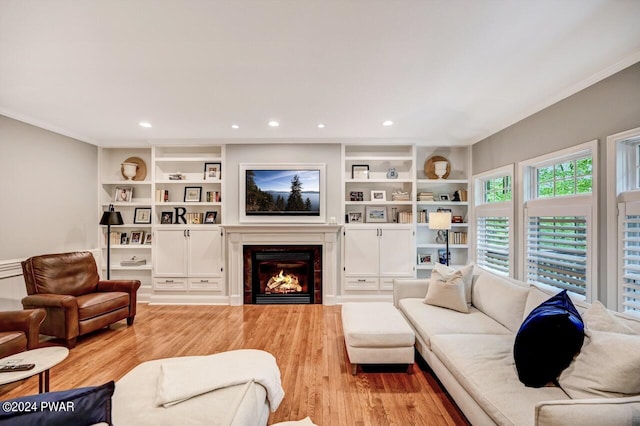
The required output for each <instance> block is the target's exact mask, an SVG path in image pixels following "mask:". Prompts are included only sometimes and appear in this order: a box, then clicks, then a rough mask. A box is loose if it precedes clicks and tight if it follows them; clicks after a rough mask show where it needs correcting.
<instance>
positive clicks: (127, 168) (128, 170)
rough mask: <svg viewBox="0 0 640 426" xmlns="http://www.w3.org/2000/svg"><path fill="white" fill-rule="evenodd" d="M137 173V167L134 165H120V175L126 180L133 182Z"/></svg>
mask: <svg viewBox="0 0 640 426" xmlns="http://www.w3.org/2000/svg"><path fill="white" fill-rule="evenodd" d="M136 173H138V165H137V164H135V163H122V174H124V175H125V177H126V178H127V180H133V178H134V177H135V176H136Z"/></svg>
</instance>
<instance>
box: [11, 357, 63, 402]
mask: <svg viewBox="0 0 640 426" xmlns="http://www.w3.org/2000/svg"><path fill="white" fill-rule="evenodd" d="M68 355H69V349H67V348H65V347H64V346H49V347H46V348H40V349H32V350H30V351H25V352H19V353H17V354H13V355H10V356H8V357H5V358H2V359H0V366H4V365H16V364H35V365H36V366H35V367H33V368H32V369H31V370H26V371H12V372H9V373H0V385H6V384H7V383H13V382H17V381H18V380H24V379H27V378H29V377H32V376H35V375H36V374H38V375H39V386H38V391H39V392H40V393H43V392H49V369H50V368H51V367H53V366H54V365H57V364H59V363H60V362H62V361H63V360H64V359H65V358H66V357H67V356H68Z"/></svg>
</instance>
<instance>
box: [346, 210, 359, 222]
mask: <svg viewBox="0 0 640 426" xmlns="http://www.w3.org/2000/svg"><path fill="white" fill-rule="evenodd" d="M349 223H362V212H349Z"/></svg>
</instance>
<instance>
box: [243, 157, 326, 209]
mask: <svg viewBox="0 0 640 426" xmlns="http://www.w3.org/2000/svg"><path fill="white" fill-rule="evenodd" d="M240 170H241V172H240V182H241V188H242V191H241V194H240V195H241V197H240V203H241V206H240V212H241V220H242V221H249V222H320V221H324V207H325V206H324V192H323V191H324V164H295V165H293V164H279V165H276V164H242V165H241V166H240Z"/></svg>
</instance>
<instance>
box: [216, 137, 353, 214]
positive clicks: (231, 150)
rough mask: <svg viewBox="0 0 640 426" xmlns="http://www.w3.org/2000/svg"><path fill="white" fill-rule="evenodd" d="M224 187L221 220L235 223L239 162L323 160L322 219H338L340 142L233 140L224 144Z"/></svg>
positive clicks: (305, 161)
mask: <svg viewBox="0 0 640 426" xmlns="http://www.w3.org/2000/svg"><path fill="white" fill-rule="evenodd" d="M226 150H227V152H226V158H225V163H224V169H225V172H224V173H225V175H224V176H225V178H224V179H225V190H224V197H225V199H224V200H223V202H224V208H225V213H224V217H225V219H224V222H225V224H227V225H236V224H238V218H239V202H240V200H239V197H238V191H239V188H240V186H239V184H240V183H239V171H240V169H239V166H240V164H241V163H267V164H268V163H292V164H303V163H324V164H326V194H325V196H326V203H327V211H326V219H327V221H328V220H329V218H330V217H335V218H336V220H337V221H338V222H341V221H342V220H341V218H340V215H341V214H342V213H341V212H342V202H341V201H342V200H341V198H340V197H341V190H340V188H341V173H342V160H341V147H340V144H315V143H314V144H313V145H305V144H259V145H251V144H246V145H245V144H237V145H227V147H226Z"/></svg>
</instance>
